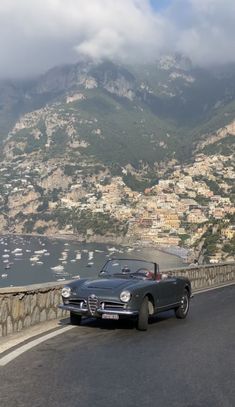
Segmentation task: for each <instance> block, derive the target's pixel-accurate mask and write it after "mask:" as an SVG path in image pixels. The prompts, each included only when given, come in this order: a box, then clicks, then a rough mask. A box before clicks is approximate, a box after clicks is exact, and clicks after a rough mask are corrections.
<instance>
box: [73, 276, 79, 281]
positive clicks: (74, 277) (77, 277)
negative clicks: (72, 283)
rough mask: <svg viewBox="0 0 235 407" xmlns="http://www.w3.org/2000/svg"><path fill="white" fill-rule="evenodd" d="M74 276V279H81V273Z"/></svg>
mask: <svg viewBox="0 0 235 407" xmlns="http://www.w3.org/2000/svg"><path fill="white" fill-rule="evenodd" d="M72 278H73V279H78V280H79V279H80V276H79V275H77V276H72Z"/></svg>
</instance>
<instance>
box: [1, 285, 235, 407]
mask: <svg viewBox="0 0 235 407" xmlns="http://www.w3.org/2000/svg"><path fill="white" fill-rule="evenodd" d="M0 385H1V388H0V406H1V407H41V406H43V407H44V406H49V407H60V406H68V407H75V406H76V407H91V406H92V407H101V406H102V407H106V406H111V407H137V406H141V407H145V406H146V407H147V406H156V407H168V406H169V407H234V406H235V285H233V286H230V287H226V288H222V289H218V290H214V291H210V292H207V293H202V294H198V295H196V296H195V297H194V299H193V300H192V302H191V309H190V314H189V315H188V318H187V319H186V320H177V319H176V318H175V317H174V314H173V313H172V312H167V313H164V314H162V315H161V316H159V317H157V318H155V319H154V320H153V321H152V322H151V324H150V326H149V329H148V331H147V332H138V331H136V330H135V329H134V327H133V326H132V324H130V323H129V322H112V321H103V322H102V323H97V322H96V321H94V320H86V321H84V323H83V325H82V326H80V327H74V328H73V329H71V330H69V331H66V332H65V333H63V334H61V335H59V336H57V337H55V338H52V339H50V340H48V341H46V342H44V343H41V344H40V345H38V346H36V347H34V348H33V349H31V350H29V351H28V352H26V353H24V354H22V355H21V356H19V357H18V358H16V359H15V360H13V361H12V362H11V363H9V364H7V365H6V366H3V367H1V368H0Z"/></svg>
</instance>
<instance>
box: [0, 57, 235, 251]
mask: <svg viewBox="0 0 235 407" xmlns="http://www.w3.org/2000/svg"><path fill="white" fill-rule="evenodd" d="M234 68H235V66H226V67H219V68H218V67H217V68H214V69H213V70H212V69H211V70H206V69H201V68H198V67H194V66H192V64H191V62H190V61H189V60H188V59H187V58H184V57H182V56H181V55H175V56H165V57H163V58H161V59H160V60H159V61H157V62H156V63H155V64H151V65H150V64H144V63H143V64H142V65H138V66H129V65H128V66H127V65H126V66H124V65H120V64H117V63H114V62H112V61H102V62H94V61H92V60H83V61H80V62H78V63H77V64H74V65H66V66H61V67H56V68H53V69H51V70H50V71H48V72H46V73H45V74H44V75H42V76H40V77H38V78H34V79H31V80H28V81H27V80H25V81H1V83H0V138H1V143H2V145H1V155H0V190H1V194H0V221H1V230H2V232H6V231H11V232H14V233H31V232H37V233H47V234H48V233H50V234H53V233H58V230H60V231H63V232H64V233H72V232H74V233H80V234H81V235H82V236H83V237H84V236H85V237H86V239H89V238H91V237H92V236H94V235H99V236H102V239H104V238H107V236H109V238H110V236H113V237H114V238H115V237H116V236H117V235H118V236H123V235H129V236H131V238H133V236H134V237H136V236H137V235H138V236H139V237H138V238H140V236H145V239H147V238H149V236H152V237H153V236H155V235H156V230H157V229H156V228H158V226H159V228H160V229H161V230H162V228H163V229H164V228H165V229H164V230H165V234H166V236H161V232H159V233H160V235H159V242H160V241H165V242H166V241H168V240H167V239H168V237H169V236H171V235H172V236H171V242H175V243H172V244H178V243H179V242H181V241H185V239H186V237H187V236H189V235H190V234H192V235H194V236H196V235H197V231H198V230H200V228H199V227H197V228H193V227H192V224H191V223H193V222H195V219H199V218H200V219H201V221H202V222H209V219H210V216H214V213H215V214H216V215H215V216H217V217H218V216H224V215H223V211H219V209H218V208H217V206H219V205H221V202H223V205H224V211H225V212H224V213H226V214H227V215H228V222H229V219H230V218H229V216H231V217H232V216H233V212H232V209H231V206H232V204H233V203H234V193H235V191H234V187H233V182H234V178H233V172H234V145H235V143H234V140H235V69H234ZM203 162H204V163H205V168H206V169H207V172H206V173H205V171H204V168H203ZM197 163H199V164H197ZM217 169H218V171H217ZM202 173H203V174H202ZM207 177H209V178H208V180H207ZM185 180H186V181H185ZM158 184H159V188H157V185H158ZM144 191H145V192H146V191H148V192H147V195H148V194H149V193H150V196H147V198H146V199H145V197H143V192H144ZM203 194H206V198H205V197H204V196H203ZM214 195H215V196H217V198H216V199H217V200H214V201H213V200H212V202H210V199H211V197H212V198H213V196H214ZM158 196H159V199H160V201H158ZM218 196H219V197H221V199H222V200H221V201H220V198H218ZM181 200H183V201H185V202H184V204H182V205H179V206H178V204H179V203H180V202H181ZM172 202H175V203H174V205H175V206H174V205H173V204H172ZM170 203H171V204H170ZM209 204H210V205H209ZM171 205H173V206H174V207H172V208H171V209H169V208H170V206H171ZM226 205H227V206H226ZM156 208H157V209H156ZM159 208H161V210H163V209H162V208H168V209H169V211H171V210H172V211H173V213H172V214H171V215H169V216H171V217H170V219H169V216H168V215H167V214H164V213H163V214H162V217H163V219H157V218H153V216H154V213H155V211H156V210H158V211H159V210H160V209H159ZM208 208H209V209H208ZM168 209H167V211H168ZM217 209H218V210H217ZM192 211H196V212H195V213H194V212H193V213H191V212H192ZM197 211H198V212H197ZM226 211H227V212H226ZM163 212H164V211H163ZM198 214H199V215H200V216H199V215H198ZM218 214H219V215H218ZM221 214H222V215H221ZM186 215H187V216H186ZM188 215H190V216H188ZM164 216H165V218H164ZM187 219H189V221H187ZM129 222H130V223H129ZM131 222H132V223H131ZM164 222H165V223H164ZM133 225H134V226H133ZM141 225H142V226H141ZM143 225H148V226H149V225H152V226H151V227H153V230H152V232H151V233H152V234H151V233H150V232H149V230H148V231H147V232H146V231H145V234H144V233H142V232H143V230H142V229H141V228H142V227H143ZM154 225H155V226H154ZM156 225H158V226H156ZM164 225H165V226H164ZM197 226H198V225H197ZM149 227H150V226H149ZM210 227H211V225H210ZM208 228H209V226H208ZM160 229H159V230H160ZM212 229H213V228H212ZM201 230H202V232H203V233H206V231H207V227H204V228H201ZM218 230H221V231H223V230H224V229H223V227H222V226H221V227H220V228H219V229H218ZM137 232H138V233H137ZM149 233H150V234H149ZM221 233H222V232H221ZM223 233H225V232H223ZM226 233H227V234H228V235H229V236H230V232H229V231H226ZM141 238H143V239H144V237H141ZM121 239H122V238H121ZM161 239H162V240H161ZM164 239H165V240H164ZM187 239H188V237H187ZM198 239H200V236H198ZM221 239H222V241H223V236H222V237H221ZM191 244H195V241H192V242H191Z"/></svg>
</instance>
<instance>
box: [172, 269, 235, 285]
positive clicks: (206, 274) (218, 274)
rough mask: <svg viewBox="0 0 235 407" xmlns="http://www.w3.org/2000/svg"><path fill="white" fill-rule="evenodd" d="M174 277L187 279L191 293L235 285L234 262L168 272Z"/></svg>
mask: <svg viewBox="0 0 235 407" xmlns="http://www.w3.org/2000/svg"><path fill="white" fill-rule="evenodd" d="M168 272H169V273H171V274H173V275H175V276H182V277H188V278H189V280H190V281H191V284H192V289H193V291H197V290H201V289H204V288H210V287H216V286H220V285H224V284H226V283H230V282H234V283H235V262H233V263H220V264H216V265H211V264H210V265H205V266H197V267H185V268H180V269H173V270H168Z"/></svg>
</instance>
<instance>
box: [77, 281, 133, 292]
mask: <svg viewBox="0 0 235 407" xmlns="http://www.w3.org/2000/svg"><path fill="white" fill-rule="evenodd" d="M137 282H138V281H137V280H136V281H134V280H129V279H121V278H112V279H109V278H107V279H105V278H104V279H103V278H102V279H97V280H92V281H86V282H85V283H84V284H83V287H82V288H87V289H91V290H93V289H98V290H99V289H102V290H116V289H120V290H121V289H122V288H126V287H129V286H131V285H133V284H135V283H137Z"/></svg>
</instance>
